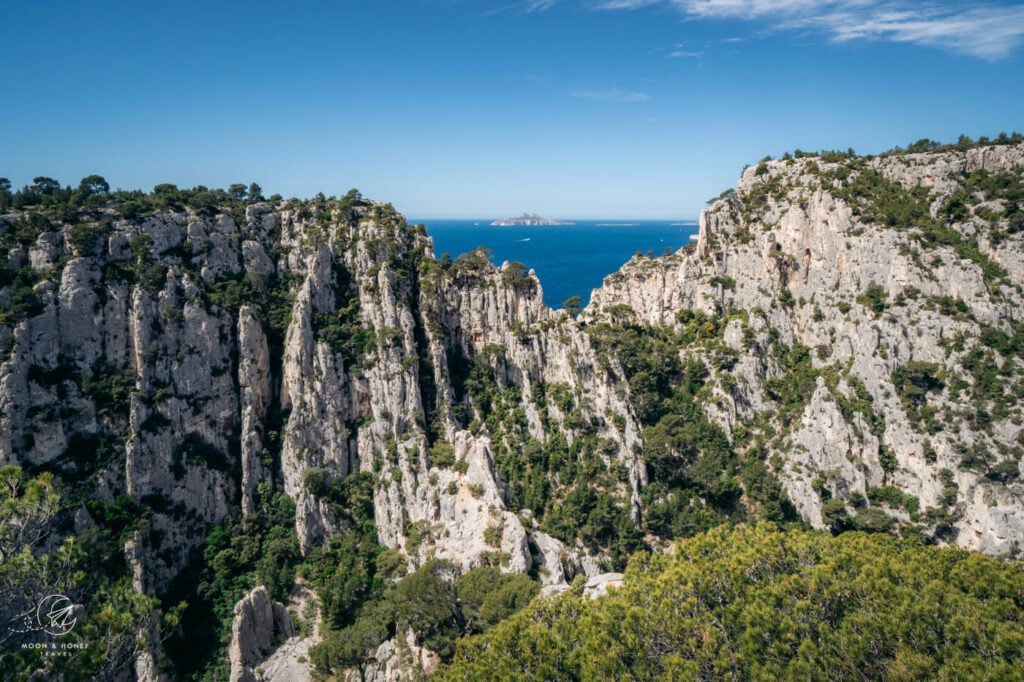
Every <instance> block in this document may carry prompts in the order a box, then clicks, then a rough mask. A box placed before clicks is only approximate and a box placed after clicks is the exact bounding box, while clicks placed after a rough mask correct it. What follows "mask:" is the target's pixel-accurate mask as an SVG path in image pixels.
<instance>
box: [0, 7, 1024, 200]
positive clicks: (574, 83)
mask: <svg viewBox="0 0 1024 682" xmlns="http://www.w3.org/2000/svg"><path fill="white" fill-rule="evenodd" d="M0 25H2V26H4V27H5V28H6V29H7V30H5V31H4V33H5V35H4V40H3V41H0V60H2V62H3V64H4V65H5V67H4V69H3V72H2V75H0V175H2V176H6V177H9V178H10V179H11V180H12V181H13V183H14V184H15V185H16V186H20V185H22V184H25V183H27V182H30V181H31V179H32V177H34V176H36V175H49V176H52V177H56V178H57V179H59V180H61V181H62V182H64V183H65V184H77V181H78V180H79V179H80V178H81V177H83V176H85V175H88V174H91V173H99V174H101V175H103V176H105V177H106V178H107V180H108V181H109V182H110V183H111V185H113V186H116V187H122V188H136V187H140V188H144V189H148V188H151V187H152V186H153V185H154V184H157V183H160V182H173V183H176V184H178V185H180V186H183V187H191V186H194V185H197V184H203V185H207V186H221V187H226V186H227V185H228V184H230V183H232V182H246V183H248V182H251V181H256V182H258V183H260V185H262V187H263V188H264V190H265V192H266V193H268V194H269V193H274V192H277V193H281V194H283V195H285V196H311V195H313V194H315V193H317V192H319V191H323V192H324V193H325V194H342V193H344V192H345V191H347V190H348V189H349V188H350V187H357V188H359V189H360V190H362V192H363V193H364V194H365V195H366V196H369V197H372V198H375V199H380V200H385V201H391V202H392V203H394V204H395V206H396V208H398V209H399V210H400V211H402V212H404V213H406V215H408V216H410V217H415V218H430V217H491V216H495V217H497V216H504V215H512V214H517V213H520V212H522V211H537V212H539V213H542V214H546V215H550V216H552V217H569V218H571V217H576V218H587V217H595V218H627V217H629V218H689V217H695V216H696V215H697V213H698V212H699V210H700V208H701V207H702V206H703V205H704V202H705V200H706V199H707V198H709V197H711V196H715V195H717V194H718V193H719V192H720V191H721V190H723V189H725V188H727V187H730V186H732V185H734V184H735V182H736V178H737V177H738V175H739V173H740V170H741V169H742V167H743V165H744V164H747V163H754V162H756V161H757V160H758V159H759V158H761V157H763V156H764V155H766V154H772V155H776V156H777V155H779V154H781V153H783V152H784V151H786V150H792V149H794V148H802V149H820V148H842V149H846V148H847V147H853V148H854V149H855V150H857V151H859V152H862V153H871V152H878V151H882V150H884V149H887V148H890V147H893V146H895V145H906V144H908V143H910V142H913V141H914V140H916V139H919V138H922V137H929V138H934V139H939V140H943V141H951V140H955V139H956V137H957V136H958V135H959V134H961V133H966V134H968V135H971V136H973V137H977V136H979V135H995V134H997V133H999V132H1000V131H1004V130H1005V131H1006V132H1011V131H1013V130H1014V129H1016V130H1021V131H1024V47H1022V42H1024V4H1022V3H1017V2H1015V3H1010V2H987V3H962V2H949V1H947V0H934V1H932V2H928V1H926V2H911V1H910V0H402V1H399V0H376V1H369V0H367V1H363V0H358V1H345V2H330V1H328V0H319V1H302V0H299V1H297V2H294V3H288V4H287V5H286V4H285V3H269V2H259V1H256V2H246V3H240V2H216V1H209V0H208V1H207V2H192V1H190V0H180V1H177V2H166V3H135V2H127V1H123V2H102V1H101V2H85V1H84V0H80V1H75V2H72V1H69V0H65V1H61V0H53V1H51V2H39V1H38V0H27V1H26V0H4V2H2V3H0Z"/></svg>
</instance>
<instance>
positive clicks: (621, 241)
mask: <svg viewBox="0 0 1024 682" xmlns="http://www.w3.org/2000/svg"><path fill="white" fill-rule="evenodd" d="M409 222H411V223H423V224H424V225H426V227H427V233H428V234H430V236H431V237H433V239H434V253H435V254H436V255H437V256H438V257H440V256H441V254H443V253H447V254H450V255H451V257H452V258H455V257H457V256H458V255H460V254H463V253H467V252H469V251H472V250H473V249H475V248H476V247H478V246H486V247H487V248H489V249H490V250H491V260H492V261H493V262H494V263H495V265H501V263H502V262H503V261H519V262H521V263H523V264H525V265H526V267H527V268H533V269H534V270H536V271H537V277H539V278H540V283H541V287H542V288H543V290H544V302H545V303H546V304H547V305H549V306H551V307H552V308H560V307H562V302H563V301H565V300H566V299H567V298H569V297H570V296H580V297H582V299H583V303H584V305H585V304H586V303H587V302H588V301H589V300H590V292H591V290H593V289H596V288H597V287H599V286H601V281H602V280H603V279H604V278H605V277H606V276H608V275H610V274H611V273H613V272H615V271H616V270H618V269H619V268H620V267H621V266H622V265H623V264H624V263H625V262H626V261H628V260H629V259H630V258H631V257H632V256H633V254H635V253H636V252H637V251H640V252H642V253H647V252H648V251H653V252H654V254H655V255H660V254H662V253H664V251H665V249H669V250H671V251H675V250H676V249H679V248H680V247H682V246H685V245H686V244H687V243H688V242H689V241H690V238H691V236H695V235H696V234H697V221H696V220H672V221H669V220H664V221H658V220H577V221H575V224H573V225H544V226H533V227H530V226H513V227H497V226H492V225H491V224H490V223H491V220H490V219H487V220H484V219H481V220H438V219H434V220H410V221H409Z"/></svg>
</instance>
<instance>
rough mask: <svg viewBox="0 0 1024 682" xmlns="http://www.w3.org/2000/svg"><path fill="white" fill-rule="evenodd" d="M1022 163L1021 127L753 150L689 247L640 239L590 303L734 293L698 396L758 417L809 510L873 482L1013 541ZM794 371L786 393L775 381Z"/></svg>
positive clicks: (972, 531)
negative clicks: (1006, 133)
mask: <svg viewBox="0 0 1024 682" xmlns="http://www.w3.org/2000/svg"><path fill="white" fill-rule="evenodd" d="M1022 167H1024V147H1021V146H1019V145H1018V146H1003V147H986V148H979V149H972V150H968V151H966V152H946V153H941V154H908V155H896V156H889V157H881V158H875V159H870V160H868V159H857V160H851V159H839V160H832V161H826V160H824V159H822V158H818V157H815V158H810V159H807V158H804V159H794V160H790V161H772V162H766V163H762V164H760V165H759V166H757V167H755V168H748V169H747V170H746V171H745V172H744V174H743V177H742V178H741V180H740V185H739V188H738V189H737V190H736V191H735V192H734V193H732V194H731V196H729V197H728V198H726V199H723V200H719V201H717V202H716V203H715V204H714V205H713V206H712V207H711V208H710V209H708V210H706V211H704V212H703V214H702V215H701V221H700V234H699V239H698V241H697V243H696V245H695V248H694V249H692V250H690V251H689V252H683V253H679V254H675V255H672V256H669V257H665V258H659V259H657V260H653V261H652V260H650V259H642V258H636V259H634V260H633V261H631V262H630V263H629V264H627V265H626V266H625V267H624V268H623V269H622V271H621V272H620V273H617V274H615V275H612V276H611V277H609V278H607V279H606V280H605V285H604V287H602V288H601V289H599V290H597V291H595V292H594V297H593V299H592V303H591V305H590V307H589V309H588V310H587V317H588V318H589V319H592V320H600V319H607V318H608V317H609V316H613V315H619V316H622V315H626V316H627V317H630V318H632V319H635V320H637V321H639V322H642V323H645V324H650V325H655V326H658V325H672V324H676V314H677V312H678V311H680V310H699V311H702V312H704V313H707V314H708V315H726V316H729V315H730V313H732V317H733V319H732V320H731V321H730V322H728V324H727V326H725V328H724V331H723V334H722V337H721V343H722V344H723V345H724V346H725V347H727V348H729V349H731V350H732V351H734V352H735V354H736V357H737V360H736V364H735V365H734V366H733V367H732V368H731V369H730V370H729V371H728V372H718V373H717V374H716V376H715V378H714V383H715V387H714V389H713V391H712V392H711V394H710V395H709V396H708V400H707V402H706V407H705V409H706V411H707V414H708V415H709V416H710V417H711V418H712V419H714V420H715V421H716V422H717V423H718V424H720V425H721V426H722V428H723V429H725V430H726V431H727V432H729V434H730V438H732V439H733V440H736V439H739V440H741V441H742V440H744V439H749V438H750V433H751V432H755V433H757V434H759V435H762V436H763V439H764V441H765V443H766V445H767V448H768V451H769V457H770V458H771V459H772V461H773V462H774V469H775V471H776V472H777V473H778V474H779V475H780V476H781V478H782V480H783V482H784V485H785V487H786V490H787V492H788V493H789V497H790V499H791V500H792V501H793V502H794V504H796V506H797V508H798V509H799V511H800V514H801V516H803V517H804V518H805V519H807V520H808V521H810V522H811V523H812V524H814V525H815V526H817V527H823V526H825V525H828V523H829V521H830V519H829V518H825V517H826V516H828V514H825V515H823V507H824V506H825V505H826V504H828V503H829V502H830V501H831V505H829V506H830V509H829V513H830V514H831V518H832V519H834V518H835V516H836V515H837V514H839V515H841V514H842V513H843V507H845V510H846V511H847V512H852V511H854V507H855V506H858V505H859V504H860V503H861V500H863V499H865V498H866V497H869V496H870V494H871V493H872V492H874V493H875V497H876V499H883V500H884V499H886V498H888V501H889V504H884V503H883V505H882V507H883V508H885V510H886V511H887V512H888V513H889V514H891V515H892V516H895V517H896V518H899V519H902V520H903V521H907V520H909V518H910V516H911V512H915V514H914V517H915V518H914V520H915V521H916V520H920V521H922V522H927V523H929V524H930V530H931V532H934V531H935V530H936V529H937V528H938V530H940V536H941V537H944V538H945V539H946V540H949V541H952V542H956V543H957V544H960V545H962V546H965V547H968V548H971V549H978V550H982V551H985V552H993V553H1000V554H1001V553H1008V552H1009V553H1016V552H1018V551H1019V550H1020V545H1021V542H1022V540H1024V498H1022V493H1024V489H1022V487H1021V484H1020V482H1019V475H1020V462H1021V458H1022V457H1021V456H1022V454H1024V448H1022V445H1024V439H1022V430H1021V429H1022V421H1024V415H1022V413H1021V405H1020V403H1019V399H1020V396H1021V395H1022V388H1024V384H1022V383H1021V379H1022V370H1024V362H1022V359H1024V358H1022V355H1021V345H1020V344H1021V341H1022V339H1024V335H1022V331H1024V328H1022V327H1021V323H1022V321H1024V320H1022V313H1021V311H1022V310H1024V297H1022V290H1021V285H1022V284H1024V267H1022V262H1021V255H1022V253H1024V248H1022V247H1024V244H1022V240H1024V235H1022V230H1021V223H1020V217H1021V214H1020V204H1019V202H1020V192H1019V188H1020V186H1021V182H1022V180H1021V172H1022V170H1021V169H1022ZM1013 188H1017V189H1016V190H1014V189H1013ZM1014 192H1016V193H1014ZM794 347H798V348H801V349H802V350H803V351H804V353H805V355H804V356H803V358H802V361H801V362H800V363H794V362H793V360H792V349H793V348H794ZM684 352H687V351H684ZM691 352H696V353H698V354H699V353H705V354H706V351H704V350H700V349H692V350H691ZM799 364H803V365H805V366H804V367H802V368H801V367H799V366H798V365H799ZM798 373H802V374H801V375H800V376H798V377H797V378H798V379H801V378H802V379H803V391H804V392H805V394H804V395H802V396H798V399H797V400H795V403H796V408H797V409H794V410H786V409H784V407H782V406H780V404H779V403H780V400H779V399H778V398H779V395H778V392H779V386H781V385H783V382H786V381H788V380H789V379H792V378H794V376H796V375H797V374H798ZM789 385H791V386H797V385H800V382H799V381H795V382H793V383H791V384H789ZM783 401H785V398H784V399H783ZM884 486H893V487H895V488H896V489H897V490H898V491H900V492H901V493H903V494H906V495H910V496H913V497H915V498H917V503H916V504H914V503H911V504H910V505H909V506H910V507H911V508H910V509H908V508H907V505H903V508H900V506H901V505H900V504H899V503H898V502H897V499H898V496H894V495H891V494H887V492H885V491H883V492H881V493H879V492H878V491H879V490H881V489H883V487H884ZM888 492H891V491H888ZM836 501H841V502H842V503H843V505H838V504H837V503H836ZM915 507H916V509H915ZM926 510H929V511H930V512H931V513H930V514H925V513H924V512H925V511H926ZM918 516H919V517H920V518H918Z"/></svg>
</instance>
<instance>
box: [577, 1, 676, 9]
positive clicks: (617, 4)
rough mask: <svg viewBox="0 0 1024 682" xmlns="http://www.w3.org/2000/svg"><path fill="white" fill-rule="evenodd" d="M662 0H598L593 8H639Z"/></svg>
mask: <svg viewBox="0 0 1024 682" xmlns="http://www.w3.org/2000/svg"><path fill="white" fill-rule="evenodd" d="M662 1H663V0H600V1H599V2H597V3H596V4H595V5H594V9H640V8H641V7H647V6H649V5H657V4H659V3H661V2H662Z"/></svg>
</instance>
